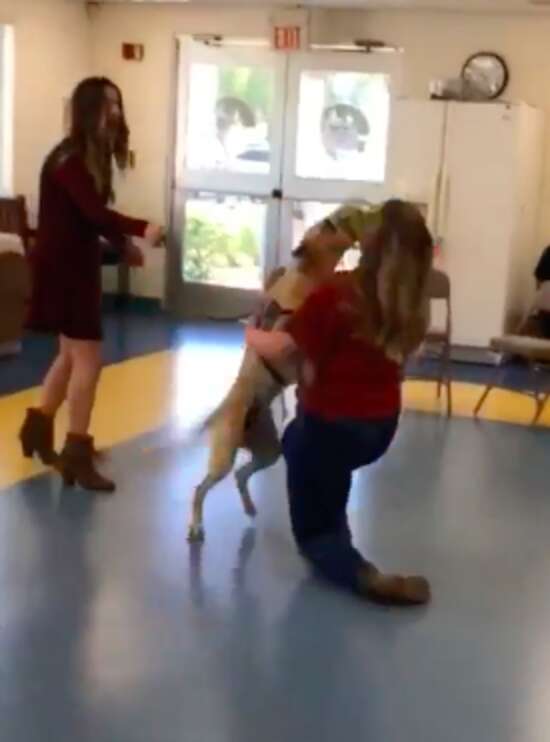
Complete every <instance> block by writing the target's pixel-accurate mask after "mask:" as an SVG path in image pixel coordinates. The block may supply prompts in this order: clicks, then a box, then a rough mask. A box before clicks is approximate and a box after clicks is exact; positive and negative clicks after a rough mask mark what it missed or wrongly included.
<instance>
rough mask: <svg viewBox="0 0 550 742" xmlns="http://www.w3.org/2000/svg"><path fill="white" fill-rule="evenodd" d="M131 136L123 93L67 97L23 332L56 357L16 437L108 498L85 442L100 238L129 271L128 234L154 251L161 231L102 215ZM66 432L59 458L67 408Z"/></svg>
mask: <svg viewBox="0 0 550 742" xmlns="http://www.w3.org/2000/svg"><path fill="white" fill-rule="evenodd" d="M127 159H128V127H127V125H126V121H125V118H124V109H123V104H122V96H121V93H120V91H119V89H118V88H117V87H116V86H115V85H114V84H113V83H112V82H110V81H109V80H106V79H104V78H90V79H87V80H84V81H83V82H82V83H80V85H78V87H77V88H76V90H75V92H74V94H73V97H72V127H71V132H70V135H69V137H68V138H67V139H65V140H64V141H63V142H62V143H61V144H60V145H59V146H57V147H56V148H55V149H54V150H53V152H52V153H51V154H50V155H49V157H48V158H47V159H46V162H45V164H44V167H43V169H42V175H41V182H40V212H39V223H38V235H37V244H36V248H35V249H34V251H33V255H32V276H33V288H32V297H31V305H30V312H29V317H28V322H27V326H28V328H29V329H31V330H34V331H37V332H45V333H48V334H50V335H55V336H57V337H58V339H59V352H58V355H57V357H56V359H55V361H54V363H53V365H52V366H51V368H50V370H49V372H48V374H47V376H46V379H45V380H44V384H43V386H42V393H41V400H40V406H39V407H38V408H36V409H31V410H29V411H28V413H27V418H26V420H25V422H24V425H23V427H22V429H21V433H20V439H21V444H22V447H23V452H24V454H25V455H26V456H32V455H33V454H37V455H38V456H39V457H40V458H41V459H42V461H43V462H44V463H46V464H50V465H52V464H53V465H55V466H56V467H57V468H58V469H59V470H60V472H61V473H62V476H63V478H64V480H65V482H66V483H67V484H74V483H78V484H80V485H81V486H82V487H84V488H85V489H89V490H102V491H112V490H114V488H115V485H114V483H113V482H111V481H110V480H108V479H106V478H105V477H103V476H102V475H101V474H100V473H99V472H98V471H97V469H96V466H95V459H96V452H95V449H94V446H93V440H92V438H91V437H90V436H89V435H88V429H89V426H90V418H91V414H92V409H93V405H94V399H95V393H96V388H97V384H98V380H99V375H100V371H101V336H102V332H101V246H100V243H99V239H98V238H99V236H100V235H101V236H103V237H106V238H107V239H108V240H109V241H110V242H111V243H112V244H114V245H115V247H117V248H118V249H119V250H120V251H121V254H122V257H123V259H125V260H126V261H127V262H128V263H129V264H131V265H139V264H141V262H142V255H141V253H140V251H139V250H138V249H137V248H136V247H135V246H134V245H133V244H132V243H131V241H130V240H129V239H128V236H129V235H134V236H140V237H145V238H146V239H147V240H148V241H149V242H151V243H153V244H158V243H159V242H160V241H161V237H162V230H161V229H160V228H159V227H156V226H154V225H151V224H147V222H144V221H139V220H136V219H130V218H129V217H125V216H122V215H121V214H117V213H116V212H114V211H111V210H110V209H108V208H107V204H108V202H109V201H110V200H111V199H112V195H113V190H112V176H113V160H115V161H116V164H117V165H118V167H119V168H120V169H124V168H125V166H126V163H127ZM65 398H67V401H68V407H69V433H68V436H67V441H66V443H65V447H64V449H63V451H62V453H61V456H60V457H58V456H57V455H56V453H55V451H54V436H53V423H54V417H55V414H56V412H57V410H58V409H59V407H60V406H61V404H62V402H63V401H64V399H65Z"/></svg>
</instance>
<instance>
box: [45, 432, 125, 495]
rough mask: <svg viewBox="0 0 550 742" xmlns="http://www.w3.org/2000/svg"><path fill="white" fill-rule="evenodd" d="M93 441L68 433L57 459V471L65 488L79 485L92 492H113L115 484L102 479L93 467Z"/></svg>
mask: <svg viewBox="0 0 550 742" xmlns="http://www.w3.org/2000/svg"><path fill="white" fill-rule="evenodd" d="M94 458H95V449H94V441H93V438H91V437H90V436H89V435H76V434H75V433H69V434H68V435H67V440H66V442H65V447H64V449H63V451H62V452H61V456H60V458H59V467H58V468H59V471H60V473H61V476H62V477H63V482H64V483H65V485H66V486H67V487H72V486H73V485H74V484H79V485H80V486H81V487H82V488H83V489H85V490H91V491H92V492H114V491H115V483H114V482H112V481H111V480H110V479H106V478H105V477H103V476H102V475H101V474H100V473H99V472H98V471H97V469H96V468H95V465H94Z"/></svg>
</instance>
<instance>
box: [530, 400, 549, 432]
mask: <svg viewBox="0 0 550 742" xmlns="http://www.w3.org/2000/svg"><path fill="white" fill-rule="evenodd" d="M549 399H550V393H548V394H543V395H539V396H537V397H535V404H536V409H535V416H534V417H533V420H532V421H531V425H536V424H537V423H538V421H539V420H540V418H541V415H542V413H543V412H544V408H545V407H546V403H547V402H548V400H549Z"/></svg>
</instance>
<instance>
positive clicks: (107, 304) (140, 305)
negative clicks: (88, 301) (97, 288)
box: [103, 293, 162, 314]
mask: <svg viewBox="0 0 550 742" xmlns="http://www.w3.org/2000/svg"><path fill="white" fill-rule="evenodd" d="M103 309H104V310H107V311H116V310H120V309H124V310H128V309H129V310H132V311H135V312H139V313H140V314H156V313H158V312H160V311H162V302H161V300H160V299H155V298H151V297H149V296H132V295H131V294H130V295H127V294H111V293H105V294H103Z"/></svg>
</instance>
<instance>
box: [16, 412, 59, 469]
mask: <svg viewBox="0 0 550 742" xmlns="http://www.w3.org/2000/svg"><path fill="white" fill-rule="evenodd" d="M19 440H20V441H21V448H22V449H23V455H24V456H25V457H26V458H28V459H31V458H32V457H33V456H34V454H37V456H38V457H39V458H40V459H41V461H42V463H43V464H46V466H51V465H52V464H55V463H56V461H57V459H58V456H57V454H56V452H55V449H54V443H53V417H51V416H50V415H45V414H44V413H43V412H42V411H41V410H37V409H32V408H31V409H29V410H27V416H26V418H25V422H24V423H23V426H22V428H21V430H20V432H19Z"/></svg>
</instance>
